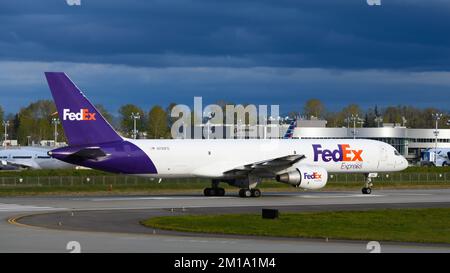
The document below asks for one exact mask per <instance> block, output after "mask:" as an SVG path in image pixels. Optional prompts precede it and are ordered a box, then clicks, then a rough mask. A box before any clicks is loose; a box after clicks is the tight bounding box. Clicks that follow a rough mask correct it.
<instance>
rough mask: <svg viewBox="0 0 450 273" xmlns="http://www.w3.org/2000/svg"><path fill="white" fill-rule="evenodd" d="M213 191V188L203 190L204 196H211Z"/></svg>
mask: <svg viewBox="0 0 450 273" xmlns="http://www.w3.org/2000/svg"><path fill="white" fill-rule="evenodd" d="M211 190H212V189H211V188H206V189H204V190H203V194H204V195H205V196H211Z"/></svg>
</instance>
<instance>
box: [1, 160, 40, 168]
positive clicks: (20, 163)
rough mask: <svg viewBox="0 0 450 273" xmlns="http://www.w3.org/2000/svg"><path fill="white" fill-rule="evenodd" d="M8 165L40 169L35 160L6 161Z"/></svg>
mask: <svg viewBox="0 0 450 273" xmlns="http://www.w3.org/2000/svg"><path fill="white" fill-rule="evenodd" d="M5 161H6V162H7V163H8V164H10V165H13V166H16V167H25V168H30V169H40V167H39V165H38V164H37V162H36V160H34V159H13V160H5Z"/></svg>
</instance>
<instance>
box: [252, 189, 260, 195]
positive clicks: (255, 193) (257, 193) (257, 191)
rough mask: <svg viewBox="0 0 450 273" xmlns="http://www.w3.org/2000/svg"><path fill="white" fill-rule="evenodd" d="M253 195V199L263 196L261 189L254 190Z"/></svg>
mask: <svg viewBox="0 0 450 273" xmlns="http://www.w3.org/2000/svg"><path fill="white" fill-rule="evenodd" d="M251 193H252V197H260V196H261V191H260V190H259V189H252V190H251Z"/></svg>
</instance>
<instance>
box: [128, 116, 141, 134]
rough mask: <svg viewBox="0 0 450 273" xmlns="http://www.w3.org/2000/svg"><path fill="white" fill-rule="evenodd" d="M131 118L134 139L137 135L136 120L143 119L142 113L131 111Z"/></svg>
mask: <svg viewBox="0 0 450 273" xmlns="http://www.w3.org/2000/svg"><path fill="white" fill-rule="evenodd" d="M130 118H131V119H132V120H133V135H132V136H133V139H136V137H137V129H136V120H137V119H141V115H140V114H139V112H138V113H131V116H130Z"/></svg>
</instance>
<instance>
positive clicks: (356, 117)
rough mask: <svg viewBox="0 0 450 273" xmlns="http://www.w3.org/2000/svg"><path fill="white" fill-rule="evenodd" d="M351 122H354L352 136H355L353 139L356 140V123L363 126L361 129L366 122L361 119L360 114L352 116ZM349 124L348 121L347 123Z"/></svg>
mask: <svg viewBox="0 0 450 273" xmlns="http://www.w3.org/2000/svg"><path fill="white" fill-rule="evenodd" d="M350 121H353V131H352V134H353V139H356V133H357V132H356V122H358V123H360V124H361V127H362V124H363V122H364V120H363V119H362V118H359V115H358V114H352V116H351V117H350ZM347 122H348V121H347Z"/></svg>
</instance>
